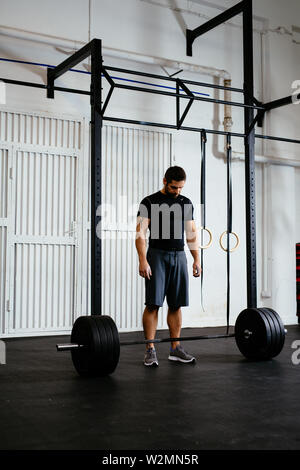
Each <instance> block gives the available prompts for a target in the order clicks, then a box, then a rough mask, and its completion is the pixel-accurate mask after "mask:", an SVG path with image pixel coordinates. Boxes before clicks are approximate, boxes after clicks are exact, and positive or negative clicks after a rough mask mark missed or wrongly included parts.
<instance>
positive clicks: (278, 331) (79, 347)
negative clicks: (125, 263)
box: [56, 308, 287, 377]
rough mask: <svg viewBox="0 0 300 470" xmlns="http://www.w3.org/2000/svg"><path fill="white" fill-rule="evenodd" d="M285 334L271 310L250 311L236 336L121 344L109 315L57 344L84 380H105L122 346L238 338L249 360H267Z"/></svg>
mask: <svg viewBox="0 0 300 470" xmlns="http://www.w3.org/2000/svg"><path fill="white" fill-rule="evenodd" d="M286 332H287V331H286V330H285V328H284V325H283V323H282V320H281V318H280V316H279V315H278V313H277V312H275V311H274V310H273V309H270V308H247V309H245V310H243V311H242V312H241V313H240V314H239V316H238V317H237V320H236V323H235V331H234V333H233V334H220V335H201V336H184V337H178V338H157V339H155V338H154V339H149V340H137V341H135V340H133V341H124V342H120V337H119V333H118V330H117V327H116V324H115V322H114V321H113V319H112V318H111V317H110V316H108V315H92V316H81V317H79V318H77V320H76V321H75V323H74V325H73V329H72V333H71V342H70V343H64V344H57V345H56V349H57V351H58V352H63V351H71V356H72V361H73V365H74V367H75V369H76V371H77V372H78V374H79V375H81V376H85V377H87V376H88V377H95V376H106V375H109V374H111V373H112V372H114V370H115V369H116V367H117V365H118V362H119V356H120V346H131V345H139V344H149V343H166V342H175V341H195V340H202V339H219V338H233V337H234V338H235V340H236V344H237V347H238V349H239V350H240V352H241V353H242V354H243V355H244V356H245V357H246V359H249V360H268V359H272V358H273V357H275V356H277V355H278V354H279V353H280V352H281V350H282V348H283V345H284V341H285V335H286Z"/></svg>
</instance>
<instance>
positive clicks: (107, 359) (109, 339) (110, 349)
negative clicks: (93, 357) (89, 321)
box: [94, 315, 120, 375]
mask: <svg viewBox="0 0 300 470" xmlns="http://www.w3.org/2000/svg"><path fill="white" fill-rule="evenodd" d="M94 321H95V322H96V324H97V328H98V332H99V336H100V338H101V340H102V341H103V356H102V362H103V365H102V367H101V372H100V373H99V375H108V374H111V373H112V372H113V371H114V370H115V368H116V367H117V365H118V361H119V354H120V343H119V335H117V337H116V335H113V331H112V327H114V329H115V330H116V331H117V327H116V326H115V324H114V322H113V320H112V318H111V317H109V316H108V315H97V316H94Z"/></svg>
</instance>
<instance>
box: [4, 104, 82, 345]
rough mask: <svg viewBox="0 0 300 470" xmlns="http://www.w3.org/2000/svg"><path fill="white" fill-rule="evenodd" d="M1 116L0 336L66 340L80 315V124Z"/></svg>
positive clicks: (50, 119) (10, 114) (14, 115)
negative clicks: (5, 198)
mask: <svg viewBox="0 0 300 470" xmlns="http://www.w3.org/2000/svg"><path fill="white" fill-rule="evenodd" d="M5 113H6V114H7V116H6V117H3V115H4V114H5ZM1 115H2V116H1V117H2V121H1V122H2V125H1V126H0V138H2V139H3V137H4V138H6V139H7V140H8V142H11V143H10V144H9V145H10V163H5V158H4V157H3V154H2V156H1V157H2V167H3V168H4V165H8V166H9V171H6V174H7V175H6V177H7V181H8V183H7V185H8V186H9V185H10V186H11V191H10V200H9V204H8V212H9V213H10V217H8V219H7V220H6V219H5V217H2V219H1V226H0V229H1V234H2V240H1V239H0V242H1V244H0V252H1V253H2V252H3V251H5V248H4V246H5V239H4V235H5V230H7V231H8V232H7V233H8V236H7V241H6V259H5V262H6V267H5V268H6V269H5V272H6V278H7V277H8V283H7V282H6V285H8V289H6V292H5V296H4V297H6V301H5V302H4V301H3V299H2V297H3V294H2V297H1V295H0V299H1V307H0V308H2V309H3V308H5V309H6V314H5V313H4V314H3V315H2V321H3V322H4V323H5V325H4V328H2V334H7V335H9V336H26V335H43V334H46V333H47V334H55V333H60V332H61V333H67V332H69V331H70V329H71V327H72V324H73V322H74V318H75V317H76V316H78V314H79V313H80V311H81V310H80V309H81V305H80V295H81V289H80V287H78V283H80V282H81V279H80V266H81V263H80V259H81V235H80V234H81V230H80V229H78V226H80V223H81V210H82V199H81V198H82V184H81V181H82V149H81V147H82V142H81V141H82V135H81V130H80V126H81V123H80V121H74V120H68V119H65V118H64V119H59V118H56V117H49V116H42V115H37V114H34V115H33V114H32V115H31V114H24V113H23V114H20V113H19V114H18V113H9V112H1ZM4 120H5V126H4V125H3V122H4ZM1 131H2V133H1ZM1 134H2V135H1ZM2 145H6V143H5V144H2ZM3 162H4V163H3ZM3 171H4V170H2V173H3ZM2 192H3V189H2ZM2 206H3V204H2ZM0 207H1V204H0ZM6 227H7V229H6ZM3 240H4V242H3ZM1 250H2V251H1ZM0 262H1V261H0ZM2 264H3V261H2ZM0 279H1V278H0ZM0 282H2V287H1V293H3V291H4V289H3V282H4V281H3V280H0Z"/></svg>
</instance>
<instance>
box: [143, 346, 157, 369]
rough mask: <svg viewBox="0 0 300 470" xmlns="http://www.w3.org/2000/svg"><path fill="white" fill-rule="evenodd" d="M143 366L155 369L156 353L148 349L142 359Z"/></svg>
mask: <svg viewBox="0 0 300 470" xmlns="http://www.w3.org/2000/svg"><path fill="white" fill-rule="evenodd" d="M144 365H145V366H152V367H157V366H158V360H157V357H156V351H155V349H153V348H148V349H147V351H146V353H145V357H144Z"/></svg>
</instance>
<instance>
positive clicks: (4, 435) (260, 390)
mask: <svg viewBox="0 0 300 470" xmlns="http://www.w3.org/2000/svg"><path fill="white" fill-rule="evenodd" d="M224 332H225V328H222V329H220V328H205V329H203V328H201V329H200V328H199V329H188V330H183V331H182V335H191V334H208V333H209V334H210V333H211V334H214V333H224ZM158 336H166V332H159V334H158ZM141 337H142V333H126V334H122V335H121V339H123V340H125V339H137V338H141ZM68 340H69V338H66V337H62V336H59V337H44V338H27V339H10V340H5V342H6V347H7V358H6V360H7V364H6V365H1V366H0V381H1V392H0V397H1V400H0V423H1V426H0V449H7V450H12V449H22V450H24V449H33V450H37V449H47V450H53V449H67V450H69V449H70V450H71V449H72V450H73V449H82V450H84V449H89V450H91V449H96V450H100V449H111V450H116V449H120V450H125V449H126V450H132V449H136V450H137V449H164V450H169V449H181V450H185V449H189V450H191V449H195V450H196V449H199V450H201V449H208V450H211V449H222V450H227V449H235V450H236V449H247V450H248V449H258V450H273V449H276V450H296V449H300V380H299V378H300V365H295V364H293V363H292V353H293V352H295V349H292V347H291V345H292V343H293V341H295V340H300V327H299V326H298V325H295V326H289V327H288V334H287V337H286V342H285V346H284V349H283V351H282V352H281V354H280V355H279V356H278V357H277V358H274V359H273V360H271V361H267V362H259V363H253V362H248V361H246V360H245V359H244V358H243V356H241V354H240V352H239V351H238V349H237V347H236V345H235V340H234V338H228V339H218V340H203V341H195V342H186V343H184V346H185V348H186V350H187V351H190V352H192V353H193V354H195V355H196V357H197V363H196V364H195V365H190V364H178V363H171V362H170V361H168V360H167V356H168V351H169V346H170V345H169V343H161V344H158V345H157V351H158V359H159V367H158V368H157V369H148V368H146V367H145V366H143V364H142V360H143V354H144V347H143V346H127V347H122V349H121V358H120V363H119V366H118V368H117V369H116V371H115V372H114V374H112V375H111V376H110V377H106V378H104V379H82V378H80V377H79V376H77V375H76V372H75V370H74V369H73V365H72V362H71V358H70V354H69V353H57V352H56V349H55V345H56V343H57V342H66V341H68ZM298 347H299V346H298ZM299 358H300V354H299Z"/></svg>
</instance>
